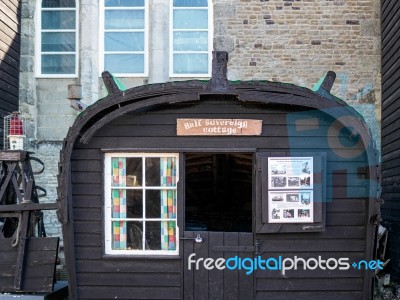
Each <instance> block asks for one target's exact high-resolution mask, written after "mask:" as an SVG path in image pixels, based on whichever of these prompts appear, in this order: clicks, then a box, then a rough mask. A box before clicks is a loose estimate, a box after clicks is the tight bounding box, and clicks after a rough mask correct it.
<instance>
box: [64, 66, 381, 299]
mask: <svg viewBox="0 0 400 300" xmlns="http://www.w3.org/2000/svg"><path fill="white" fill-rule="evenodd" d="M214 70H215V69H214ZM216 72H217V71H216ZM224 75H225V74H223V72H222V74H221V73H220V72H217V73H216V74H213V78H212V79H211V81H209V82H205V81H197V80H192V81H184V82H171V83H164V84H154V85H146V86H141V87H136V88H131V89H128V90H126V91H121V90H119V89H118V87H117V85H116V84H115V82H114V81H113V79H112V77H111V76H110V74H108V73H107V72H106V73H104V74H103V79H104V81H105V84H106V86H107V88H108V92H109V95H108V96H107V97H105V98H104V99H101V100H99V101H98V102H97V103H95V104H94V105H92V106H90V107H89V108H88V109H86V110H85V111H84V112H82V113H81V114H80V115H79V117H78V118H77V120H76V122H75V124H74V125H73V126H72V127H71V129H70V130H69V133H68V136H67V138H66V139H65V142H64V146H63V150H62V152H61V163H60V170H59V171H60V172H59V205H60V209H59V220H60V221H61V222H62V224H63V234H64V243H65V251H66V259H67V274H68V279H69V289H70V290H69V292H70V295H71V297H72V299H285V300H288V299H296V300H299V299H308V300H310V299H342V300H345V299H352V300H354V299H371V298H372V283H373V276H374V271H373V270H358V269H356V268H353V267H350V268H349V269H348V270H326V269H325V270H322V269H317V270H303V269H300V270H291V271H288V272H286V273H285V274H284V275H283V274H282V272H280V271H266V270H256V271H255V272H253V273H252V274H250V275H246V274H245V273H244V272H242V271H243V270H242V271H228V270H224V271H219V270H213V271H206V270H198V271H194V270H191V271H188V256H189V255H190V254H191V253H196V255H197V257H204V258H206V257H214V258H217V257H225V258H227V257H232V256H238V257H242V258H245V257H258V256H260V257H264V258H267V257H275V256H278V255H281V256H283V257H294V256H297V257H303V258H305V259H307V258H318V256H321V257H322V258H325V259H326V258H335V259H339V258H341V257H346V258H348V260H349V262H350V263H353V262H358V261H360V260H371V259H373V258H374V240H375V230H376V223H377V222H378V221H377V220H378V219H379V216H378V212H379V207H378V206H377V199H378V185H377V182H378V180H379V179H378V177H379V174H378V172H377V165H376V151H375V148H374V145H373V141H372V139H371V136H370V133H369V129H368V127H367V125H366V124H365V122H364V121H363V119H362V117H361V116H360V115H359V114H358V113H357V112H356V111H355V110H354V109H352V108H351V107H349V106H347V105H346V104H345V103H344V102H343V101H341V100H339V99H337V98H335V97H333V96H332V95H331V94H330V93H329V90H330V87H331V86H332V84H333V80H334V73H332V72H329V73H328V76H327V77H326V78H325V81H324V82H323V84H322V85H321V87H320V89H319V90H318V91H317V92H313V91H311V90H309V89H306V88H302V87H298V86H295V85H291V84H283V83H274V82H268V81H251V82H229V81H227V80H226V77H225V76H224ZM178 118H207V119H257V120H261V121H262V132H261V134H260V135H257V136H178V135H177V132H176V126H177V119H178ZM110 151H112V152H150V153H157V152H164V153H165V152H168V153H177V154H178V155H179V157H180V160H181V162H183V163H184V160H183V158H182V157H184V156H185V155H188V154H190V153H232V154H235V153H246V154H247V156H246V157H244V158H243V157H242V158H243V159H244V160H246V163H247V164H250V169H251V170H252V171H251V172H250V180H251V199H250V201H251V205H250V219H251V226H250V229H249V230H238V232H235V230H230V231H229V232H227V231H218V230H215V231H207V230H202V229H200V230H198V231H196V230H190V231H189V230H187V225H186V227H185V223H184V222H185V220H184V214H185V212H184V207H185V197H184V187H183V185H184V180H182V178H181V180H180V183H179V184H178V193H180V195H178V226H179V228H182V230H181V232H180V236H181V237H183V236H184V237H185V238H190V237H195V236H196V234H199V233H200V234H201V235H202V237H203V238H204V241H203V243H200V244H197V243H194V242H193V241H191V240H181V241H180V243H179V249H178V250H179V251H178V255H174V256H168V257H167V256H140V257H135V256H112V255H107V254H105V249H104V229H103V228H104V198H105V195H104V188H103V186H104V178H103V177H104V154H105V153H107V152H110ZM303 154H305V155H316V156H318V157H319V158H320V161H321V166H320V170H319V171H318V174H314V180H315V182H316V183H318V184H319V186H320V187H321V193H320V195H321V196H320V199H321V201H320V202H321V203H320V205H319V208H320V211H319V213H320V214H319V219H318V220H314V223H313V224H306V225H304V224H303V225H299V224H290V225H287V224H284V225H282V224H267V223H266V222H265V220H264V216H263V213H264V212H263V209H264V206H263V205H264V204H263V203H264V202H263V201H264V193H265V184H266V182H265V181H266V180H265V177H264V176H265V175H263V172H264V171H263V163H264V162H265V157H270V156H274V157H280V156H286V157H290V156H292V155H294V156H299V155H300V156H301V155H303ZM233 157H234V159H239V160H240V158H238V157H237V155H236V156H235V155H233ZM181 165H182V164H181ZM232 188H234V187H232ZM315 205H317V204H315ZM315 223H318V224H317V225H316V224H315ZM314 225H315V226H314ZM185 228H186V229H185Z"/></svg>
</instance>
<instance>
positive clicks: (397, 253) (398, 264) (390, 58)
mask: <svg viewBox="0 0 400 300" xmlns="http://www.w3.org/2000/svg"><path fill="white" fill-rule="evenodd" d="M381 4H382V10H381V14H382V18H381V20H382V24H381V32H382V37H381V40H382V71H381V72H382V199H383V200H384V204H383V205H382V219H383V225H384V226H385V227H386V228H387V229H388V231H389V237H388V245H387V249H388V257H389V258H390V265H389V266H390V275H391V276H392V278H393V279H395V280H400V247H399V245H400V201H399V199H400V188H399V178H400V177H399V176H400V122H399V119H400V109H399V108H400V102H399V95H400V83H399V82H400V81H399V79H400V69H399V65H400V60H399V53H400V52H399V51H400V45H399V40H400V35H399V30H398V27H399V24H400V3H399V2H398V1H389V0H383V1H382V2H381Z"/></svg>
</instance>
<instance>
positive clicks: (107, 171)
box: [104, 152, 180, 256]
mask: <svg viewBox="0 0 400 300" xmlns="http://www.w3.org/2000/svg"><path fill="white" fill-rule="evenodd" d="M113 157H138V158H142V164H143V166H145V164H144V161H145V158H147V157H175V162H176V183H177V185H178V182H179V154H178V153H142V152H140V153H128V152H125V153H120V152H118V153H105V154H104V253H105V254H111V255H132V256H134V255H168V256H170V255H179V236H180V235H179V227H178V216H177V218H176V219H171V218H168V219H156V218H145V217H144V215H143V217H142V218H134V219H133V218H121V219H119V220H122V221H144V220H147V221H175V222H176V232H175V239H176V250H174V251H169V250H113V249H112V227H111V222H112V221H113V218H112V217H111V215H112V203H111V198H110V197H108V196H107V195H110V193H111V189H112V185H111V158H113ZM145 178H146V170H145V168H143V172H142V182H143V183H145ZM177 185H176V186H175V187H168V189H169V190H175V191H176V192H177ZM124 189H127V190H128V189H137V190H146V189H152V190H154V189H160V190H162V189H166V187H161V186H160V187H146V186H142V187H131V188H124ZM145 194H146V193H143V198H144V199H143V202H144V205H143V206H144V207H145V203H146V199H145ZM177 207H178V203H177ZM177 211H178V209H177ZM144 213H145V209H143V214H144ZM143 224H145V223H143ZM143 232H145V225H144V228H143ZM142 236H143V245H144V239H145V235H144V234H143V235H142Z"/></svg>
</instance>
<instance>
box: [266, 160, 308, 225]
mask: <svg viewBox="0 0 400 300" xmlns="http://www.w3.org/2000/svg"><path fill="white" fill-rule="evenodd" d="M268 166H269V168H268V216H269V223H312V222H313V220H314V218H313V193H314V191H313V176H312V174H313V168H314V166H313V158H312V157H269V158H268Z"/></svg>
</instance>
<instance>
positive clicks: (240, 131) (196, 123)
mask: <svg viewBox="0 0 400 300" xmlns="http://www.w3.org/2000/svg"><path fill="white" fill-rule="evenodd" d="M261 127H262V120H250V119H177V120H176V131H177V135H198V136H204V135H205V136H209V135H211V136H213V135H214V136H231V135H235V136H237V135H239V136H246V135H248V136H249V135H261V129H262V128H261Z"/></svg>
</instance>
